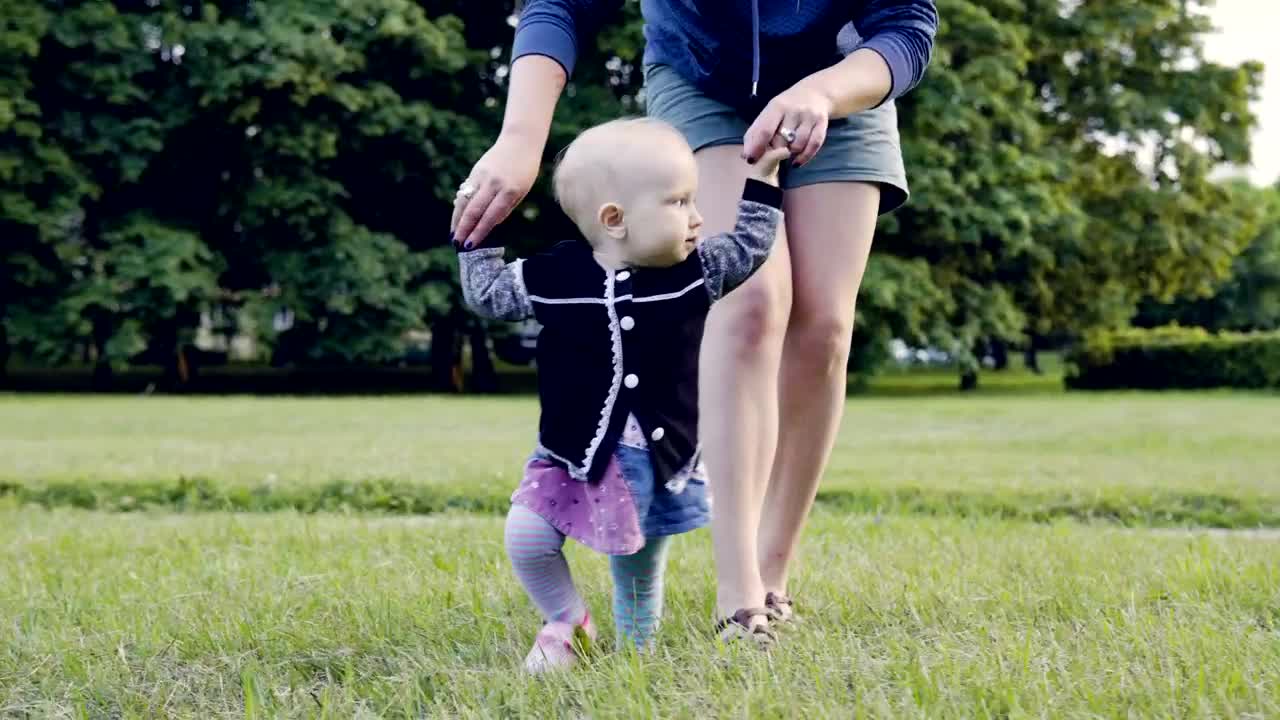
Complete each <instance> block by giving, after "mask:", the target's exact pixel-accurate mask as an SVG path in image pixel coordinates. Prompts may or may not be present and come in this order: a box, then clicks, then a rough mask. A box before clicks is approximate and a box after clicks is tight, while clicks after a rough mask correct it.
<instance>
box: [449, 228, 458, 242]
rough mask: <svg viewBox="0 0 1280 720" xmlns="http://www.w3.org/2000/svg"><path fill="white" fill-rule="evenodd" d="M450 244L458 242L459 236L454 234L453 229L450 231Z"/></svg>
mask: <svg viewBox="0 0 1280 720" xmlns="http://www.w3.org/2000/svg"><path fill="white" fill-rule="evenodd" d="M449 244H450V245H457V244H458V238H457V237H456V236H455V235H454V234H453V231H452V230H450V231H449Z"/></svg>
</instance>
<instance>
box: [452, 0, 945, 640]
mask: <svg viewBox="0 0 1280 720" xmlns="http://www.w3.org/2000/svg"><path fill="white" fill-rule="evenodd" d="M617 4H619V3H617V2H592V1H591V0H529V2H526V3H525V7H524V11H523V13H522V15H521V18H520V23H519V25H518V26H517V28H516V37H515V43H514V48H513V52H512V56H513V62H512V68H511V78H510V81H511V86H510V90H509V92H508V96H507V109H506V115H505V118H504V121H503V127H502V132H501V134H500V136H499V138H498V140H497V141H496V142H495V143H494V145H493V147H492V148H490V149H489V151H488V152H486V153H485V155H484V156H483V157H482V158H481V159H480V161H479V162H477V163H476V165H475V167H474V168H473V169H472V171H471V174H470V176H469V177H468V178H467V181H466V182H465V183H463V185H462V187H461V188H460V189H459V192H458V200H457V202H456V203H455V207H454V214H453V226H454V233H455V237H456V239H457V241H458V242H460V243H463V244H469V245H471V246H475V245H478V244H480V243H482V242H483V241H484V238H485V236H486V235H487V234H488V233H489V231H490V230H492V228H493V227H494V226H495V225H496V224H497V223H499V222H501V221H502V220H503V219H505V218H506V217H507V215H508V214H509V213H510V212H511V210H512V208H514V207H515V205H516V204H517V203H518V202H519V201H520V200H521V199H523V197H524V196H525V194H526V193H528V191H529V188H530V187H532V185H533V182H534V178H535V176H536V175H537V171H538V166H539V163H540V161H541V158H542V153H543V150H544V148H545V145H546V141H547V135H548V133H549V130H550V126H551V116H552V113H553V111H554V109H555V105H556V101H557V100H558V99H559V96H560V92H561V90H562V89H563V88H564V85H565V82H566V80H567V77H568V75H569V74H570V73H571V72H572V70H573V64H574V60H575V57H576V48H577V47H578V46H579V45H581V44H582V43H585V42H587V41H588V40H589V38H590V36H591V35H590V34H591V33H592V32H594V30H595V29H596V27H597V26H598V25H599V23H600V21H601V20H602V19H603V18H604V16H605V14H606V12H607V11H609V10H612V9H613V8H614V6H616V5H617ZM641 12H642V13H643V15H644V20H645V39H646V49H645V57H644V61H645V85H646V90H645V92H646V98H647V108H648V112H649V114H650V115H652V116H655V117H658V118H660V119H663V120H666V121H667V122H670V123H671V124H673V125H674V126H675V127H677V128H678V129H679V130H680V131H681V132H683V133H684V135H685V137H686V138H687V139H688V141H689V144H690V146H691V147H692V148H693V149H694V151H695V152H696V157H697V160H698V170H699V175H700V177H701V178H702V181H701V183H700V185H699V186H700V191H699V194H698V197H697V198H696V204H697V206H698V208H699V210H700V211H701V212H702V214H703V217H704V226H703V233H704V235H709V234H712V233H717V232H721V231H725V230H728V229H729V228H731V227H732V225H733V222H734V215H735V211H736V207H737V200H738V198H739V196H741V194H742V188H743V184H744V182H745V178H746V175H747V171H748V169H749V168H747V167H746V166H745V165H744V163H743V162H742V160H743V159H746V161H747V162H748V163H753V162H755V161H756V160H757V159H758V158H759V157H760V156H761V155H762V154H763V153H764V151H765V149H766V148H767V147H768V145H769V144H770V142H772V141H773V140H774V138H775V137H780V138H782V140H783V141H784V142H786V143H788V145H789V147H790V150H791V152H792V162H791V165H790V167H789V168H787V170H786V171H785V172H784V173H783V175H782V177H781V186H782V188H783V189H784V191H785V200H784V210H785V212H786V227H785V231H783V232H780V233H779V238H778V242H777V244H776V245H775V250H774V252H773V254H772V256H771V257H770V259H769V260H768V262H766V263H765V265H764V267H763V269H762V270H761V271H760V272H759V273H757V274H756V276H755V277H753V278H752V279H751V280H750V281H749V282H748V283H747V284H745V285H743V286H742V287H741V288H739V289H738V290H736V291H734V292H733V293H732V294H730V295H729V296H728V297H726V298H725V299H724V300H723V301H722V302H721V304H720V305H718V306H717V307H716V308H715V310H713V312H712V313H711V316H710V317H709V319H708V323H707V328H706V339H705V341H704V343H703V351H702V363H701V378H702V380H701V398H700V401H699V406H700V411H701V425H702V430H701V436H702V441H703V457H704V458H705V460H706V463H707V467H708V469H709V471H710V473H711V489H712V493H713V495H714V497H715V501H716V505H715V512H714V513H713V517H712V523H711V528H712V543H713V545H714V553H715V561H716V570H717V586H718V587H717V593H716V612H717V614H718V617H719V618H720V620H721V621H727V622H728V623H731V624H733V625H736V626H737V628H738V629H740V630H743V631H745V634H748V635H749V636H752V637H756V638H760V639H767V638H769V637H772V635H771V632H770V630H769V622H770V619H771V618H772V619H773V620H775V621H783V620H786V619H788V618H789V617H790V616H791V614H792V603H791V601H790V599H789V598H788V596H787V573H788V568H789V566H790V562H791V559H792V556H793V554H794V552H795V548H796V545H797V542H798V540H799V536H800V531H801V529H802V528H803V526H804V522H805V520H806V518H807V517H808V514H809V511H810V509H811V507H812V505H813V500H814V497H815V495H816V494H817V487H818V482H819V480H820V478H821V476H822V472H823V470H824V468H825V466H826V463H827V460H828V458H829V457H830V454H831V449H832V445H833V444H834V442H835V435H836V431H837V429H838V426H839V422H840V417H841V414H842V411H843V408H844V397H845V377H846V366H847V362H848V355H849V343H850V339H851V336H852V331H853V312H854V302H855V300H856V297H857V292H858V286H859V283H860V282H861V280H862V274H863V270H864V269H865V267H866V263H867V256H868V254H869V252H870V249H871V239H872V235H873V233H874V230H875V223H876V216H877V214H878V213H881V212H888V211H890V210H893V209H895V208H896V207H898V206H900V205H901V204H902V203H903V202H904V201H905V200H906V196H907V187H906V175H905V171H904V169H903V164H902V154H901V149H900V147H899V143H898V131H897V117H896V113H895V109H894V106H893V104H892V100H893V99H894V98H896V97H898V96H900V95H901V94H903V93H904V92H906V91H907V90H909V89H910V88H911V87H913V86H914V85H915V84H916V83H917V82H919V80H920V78H921V76H922V75H923V73H924V69H925V66H926V65H927V64H928V60H929V57H930V54H931V51H932V45H933V36H934V33H935V31H936V28H937V13H936V9H935V7H934V2H933V0H862V1H861V2H858V1H856V0H848V1H845V2H839V1H837V0H750V2H746V1H740V2H734V1H733V0H642V2H641ZM748 121H750V123H749V124H748ZM766 507H767V508H768V512H767V513H762V508H766Z"/></svg>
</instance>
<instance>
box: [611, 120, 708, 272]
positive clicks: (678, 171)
mask: <svg viewBox="0 0 1280 720" xmlns="http://www.w3.org/2000/svg"><path fill="white" fill-rule="evenodd" d="M655 150H659V149H657V148H655ZM628 175H629V177H628V178H627V184H628V186H629V187H628V188H627V189H626V195H627V200H626V201H625V202H624V204H623V208H624V212H625V218H626V226H627V233H626V238H625V240H623V241H622V243H621V244H620V245H621V247H620V248H619V249H620V251H621V254H622V257H623V259H624V261H625V262H626V263H627V264H628V265H633V266H637V267H669V266H671V265H676V264H678V263H680V262H683V261H684V260H685V258H687V257H689V255H690V253H692V252H693V251H694V248H696V247H697V241H698V228H700V227H701V226H702V216H701V215H699V214H698V210H697V208H695V207H694V205H693V196H694V193H695V192H696V191H697V189H698V166H697V163H696V162H694V159H693V153H692V152H690V151H689V149H688V147H687V146H684V145H683V143H679V144H677V143H671V146H670V149H669V150H668V149H667V148H662V149H661V150H659V151H658V153H657V154H656V155H655V157H654V159H651V160H647V161H646V162H643V163H640V164H639V166H638V167H637V168H636V170H635V172H634V173H629V174H628Z"/></svg>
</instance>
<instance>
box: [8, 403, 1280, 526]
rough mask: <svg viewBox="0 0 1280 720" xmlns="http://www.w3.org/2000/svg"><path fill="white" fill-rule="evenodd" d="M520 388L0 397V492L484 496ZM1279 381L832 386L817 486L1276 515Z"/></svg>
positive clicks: (509, 463)
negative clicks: (832, 438)
mask: <svg viewBox="0 0 1280 720" xmlns="http://www.w3.org/2000/svg"><path fill="white" fill-rule="evenodd" d="M536 416H537V408H536V403H535V402H534V401H533V400H532V399H530V398H521V397H503V398H490V399H483V398H442V397H396V398H344V399H323V398H306V399H300V398H270V399H261V398H248V397H238V398H237V397H233V398H174V397H118V396H117V397H89V398H85V397H69V396H65V397H58V396H0V457H3V458H5V461H4V462H3V463H0V494H8V495H11V496H16V497H17V498H19V499H20V500H21V501H23V502H32V503H39V504H44V505H48V506H64V505H70V506H77V507H84V508H109V509H138V508H142V507H146V506H161V507H172V508H179V509H188V510H209V509H232V510H276V509H282V508H295V509H300V510H304V511H310V510H334V509H354V510H378V511H387V512H400V513H431V512H439V511H442V510H450V509H455V510H456V509H461V510H474V511H481V512H490V513H497V512H501V511H502V510H503V509H505V506H506V497H507V496H508V494H509V493H510V491H511V489H512V487H513V486H514V484H515V482H516V478H517V476H518V473H519V471H520V468H521V464H522V460H523V458H524V456H525V454H526V453H527V452H528V451H529V449H530V448H531V446H532V444H533V441H534V432H535V427H536ZM1278 420H1280V398H1277V397H1276V396H1274V395H1265V394H1256V395H1251V394H1233V393H1203V394H1195V393H1168V394H1137V393H1128V394H1125V393H1118V394H1054V395H1048V394H1040V393H1031V394H1027V395H1006V394H1002V393H998V392H997V393H988V394H978V395H960V394H953V395H941V396H928V397H913V398H898V397H866V398H855V399H852V400H850V402H849V404H848V409H847V413H846V418H845V422H844V425H843V428H842V430H841V433H840V437H839V439H838V444H837V448H836V451H835V454H834V456H833V458H832V461H831V465H830V468H829V471H828V473H827V477H826V481H825V483H824V486H823V494H822V495H821V502H822V503H824V504H827V505H830V506H833V507H840V508H844V509H851V510H858V511H865V512H887V513H895V512H909V513H916V514H928V515H965V516H987V517H1001V518H1019V519H1028V520H1036V521H1047V520H1052V519H1054V518H1062V517H1072V518H1083V519H1091V518H1100V519H1107V520H1115V521H1119V522H1122V523H1126V524H1132V525H1205V526H1217V527H1260V526H1269V527H1280V421H1278Z"/></svg>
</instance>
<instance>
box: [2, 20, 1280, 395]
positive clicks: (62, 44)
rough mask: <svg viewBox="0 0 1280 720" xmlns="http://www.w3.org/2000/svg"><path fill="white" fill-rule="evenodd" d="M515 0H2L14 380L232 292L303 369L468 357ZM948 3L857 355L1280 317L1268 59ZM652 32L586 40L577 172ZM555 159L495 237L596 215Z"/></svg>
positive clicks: (569, 97)
mask: <svg viewBox="0 0 1280 720" xmlns="http://www.w3.org/2000/svg"><path fill="white" fill-rule="evenodd" d="M515 6H516V3H514V2H501V3H466V2H461V1H459V0H423V1H421V2H417V1H414V0H353V1H352V2H344V3H334V2H315V1H314V0H281V1H280V2H271V3H264V2H244V1H232V0H228V1H225V2H210V1H203V0H202V1H197V2H181V3H180V2H177V1H176V0H156V1H155V2H147V3H136V2H123V1H122V0H74V1H71V2H65V1H63V2H55V1H54V0H0V242H3V253H0V330H3V331H4V332H2V333H0V366H2V365H3V362H4V353H5V351H6V350H7V348H8V347H10V346H12V347H14V348H16V349H17V350H18V351H19V352H20V353H22V354H26V355H31V356H33V357H35V358H37V359H39V360H43V361H50V362H63V361H69V360H73V359H77V358H88V359H91V360H93V361H95V362H96V363H97V365H98V367H99V370H100V371H102V372H103V373H107V372H109V371H110V369H111V368H112V367H115V366H119V365H120V364H122V363H125V362H129V361H131V360H135V359H137V358H138V357H140V356H139V355H138V353H139V352H142V351H144V350H145V351H146V356H147V357H152V358H157V357H159V358H175V357H177V356H178V353H179V352H180V348H181V347H183V346H184V345H186V344H189V343H190V342H191V340H192V339H193V338H194V334H195V328H196V326H197V323H198V321H199V318H200V316H201V313H202V312H205V311H211V310H216V311H217V312H218V313H220V315H222V316H224V317H229V318H232V321H231V323H232V324H233V325H234V326H235V327H236V328H237V329H238V330H239V331H241V332H245V333H251V334H253V335H255V336H256V339H257V340H258V341H259V343H260V346H262V347H265V348H266V349H268V350H270V351H271V352H272V354H273V360H274V361H275V362H276V363H277V364H290V365H314V364H319V363H379V362H384V361H390V360H393V359H395V358H396V357H398V356H401V355H402V354H403V346H404V343H403V337H404V335H405V333H406V332H408V331H410V330H415V329H419V328H422V327H424V326H430V327H432V328H433V329H434V330H438V335H439V336H440V337H447V338H450V339H451V340H450V341H449V342H448V343H446V344H450V345H452V344H459V343H461V339H462V338H464V337H467V336H468V333H470V332H471V330H472V329H474V328H475V327H477V326H476V322H477V321H476V320H474V319H473V318H471V317H470V316H469V315H468V314H467V313H466V312H465V310H464V309H463V307H462V304H461V302H460V297H459V295H460V294H459V292H458V288H457V282H456V278H455V274H456V270H455V260H454V258H453V256H452V253H451V252H450V251H449V249H448V248H447V247H446V245H445V242H446V238H445V228H446V226H447V223H448V218H449V215H450V210H451V200H452V196H453V192H454V189H455V188H456V187H457V185H458V183H459V182H461V180H462V179H463V177H464V176H465V174H466V173H467V172H468V171H469V169H470V166H471V163H472V162H474V160H475V159H476V158H477V157H479V156H480V154H481V153H482V152H483V150H484V149H485V147H486V146H487V144H488V143H489V142H490V141H491V140H492V139H493V137H494V136H495V135H496V133H497V130H498V127H499V124H500V120H501V111H502V102H503V98H504V96H505V92H506V78H507V71H508V67H507V65H506V63H507V61H508V57H509V55H508V48H509V46H510V41H511V26H510V23H509V21H510V18H511V16H512V13H513V12H515ZM940 12H941V17H942V20H943V26H942V28H941V33H940V37H939V42H938V47H937V53H936V58H935V61H934V64H933V66H932V67H931V69H930V71H929V74H928V76H927V77H926V80H925V82H924V84H923V85H922V86H921V87H920V88H919V89H917V90H916V91H915V92H914V93H912V94H911V95H909V96H907V97H906V98H904V99H903V100H902V101H900V102H899V111H900V115H901V128H902V137H903V142H904V151H905V153H906V156H907V163H908V167H909V168H910V171H911V178H912V189H913V194H914V196H913V202H912V203H911V204H910V205H909V206H908V207H907V208H905V209H904V210H902V211H901V212H899V213H897V214H896V215H895V216H893V217H891V218H886V219H885V220H884V222H883V223H882V228H881V233H880V235H881V240H880V242H879V243H878V246H877V247H878V249H879V252H877V253H876V255H875V257H874V258H873V260H872V262H871V266H870V268H869V269H868V271H867V275H866V278H865V281H864V289H863V292H862V296H861V298H860V300H859V320H858V330H857V337H856V338H855V342H856V345H855V347H856V348H857V354H856V356H855V360H854V366H855V368H856V369H858V370H860V371H864V372H871V371H874V369H875V368H876V367H877V366H878V365H879V364H881V363H882V362H883V361H884V359H885V358H886V357H887V356H886V353H885V352H884V349H885V347H886V343H887V342H888V340H889V339H891V338H894V337H900V338H903V339H905V340H907V341H908V342H909V343H911V344H913V345H932V346H937V347H941V348H943V349H945V350H947V351H949V352H951V353H953V354H954V355H955V356H956V357H957V358H958V359H959V361H960V365H961V368H962V369H963V370H965V371H972V370H974V369H976V367H977V362H976V357H975V355H974V352H973V349H974V348H975V347H976V346H978V345H980V344H982V343H985V342H987V341H989V340H992V339H1001V340H1004V341H1008V342H1014V343H1017V342H1018V341H1020V339H1022V338H1023V337H1024V336H1025V335H1028V334H1030V335H1033V336H1045V335H1052V336H1057V337H1061V336H1067V337H1070V336H1079V335H1082V334H1084V333H1086V332H1090V331H1092V330H1095V329H1099V328H1111V327H1119V326H1123V325H1125V324H1126V323H1127V322H1128V321H1129V319H1130V317H1131V316H1132V315H1133V313H1134V308H1135V307H1136V305H1137V303H1138V302H1139V300H1141V299H1143V298H1148V299H1149V300H1148V302H1149V303H1156V304H1159V303H1164V302H1168V301H1171V300H1173V299H1175V298H1191V300H1178V301H1177V302H1179V303H1183V302H1209V301H1200V300H1195V298H1203V297H1207V296H1213V297H1214V298H1216V300H1214V302H1219V303H1220V305H1223V306H1229V307H1230V310H1229V311H1227V310H1223V309H1222V308H1219V307H1217V306H1215V309H1214V311H1213V312H1214V313H1215V317H1216V314H1220V313H1221V312H1225V313H1227V314H1228V315H1230V316H1231V318H1232V320H1231V321H1230V322H1225V323H1222V324H1221V326H1222V327H1233V328H1234V327H1240V328H1244V327H1259V328H1261V327H1268V325H1267V324H1266V323H1267V322H1269V321H1267V320H1266V318H1268V317H1269V318H1272V321H1274V312H1273V311H1272V310H1271V309H1269V308H1272V307H1274V305H1275V304H1276V303H1277V302H1280V300H1278V299H1277V298H1276V296H1275V295H1274V292H1272V291H1271V290H1270V288H1271V287H1272V286H1273V285H1275V283H1274V282H1272V280H1273V279H1274V278H1275V276H1276V267H1277V265H1276V261H1275V257H1276V250H1275V245H1276V241H1275V239H1274V237H1275V236H1274V233H1272V234H1267V232H1262V233H1260V232H1259V227H1260V225H1259V223H1263V225H1265V223H1264V222H1263V214H1262V212H1261V210H1260V209H1259V208H1260V205H1259V204H1258V203H1257V202H1256V201H1255V200H1256V199H1255V198H1251V197H1250V196H1249V195H1248V194H1247V193H1244V192H1235V191H1233V190H1232V188H1230V187H1228V186H1224V185H1221V184H1218V183H1214V182H1211V181H1210V179H1209V178H1210V176H1211V173H1212V172H1213V171H1214V170H1215V169H1216V168H1217V167H1219V166H1220V165H1222V164H1224V163H1235V162H1241V161H1243V160H1244V159H1246V157H1247V139H1248V132H1249V130H1250V128H1251V127H1252V126H1253V124H1254V118H1253V117H1252V115H1251V114H1250V112H1249V110H1248V101H1249V100H1250V98H1251V97H1253V95H1254V94H1255V93H1256V88H1257V85H1258V80H1259V70H1260V68H1259V66H1257V65H1256V64H1246V65H1243V66H1241V67H1226V66H1219V65H1215V64H1213V63H1209V62H1206V61H1205V60H1204V58H1203V54H1202V52H1201V50H1200V38H1201V37H1202V36H1203V34H1204V33H1205V32H1206V31H1207V30H1208V25H1207V21H1206V19H1205V13H1204V4H1203V3H1200V2H1182V0H1139V1H1137V2H1131V3H1075V4H1070V5H1064V4H1063V3H1061V2H1060V1H1059V0H943V1H942V2H941V3H940ZM641 25H642V23H641V18H640V13H639V3H638V2H634V1H632V2H627V3H624V4H623V11H622V12H621V13H619V14H618V15H617V16H615V17H614V18H613V22H612V23H611V24H610V25H608V26H607V27H606V28H604V29H603V30H602V31H601V32H600V33H599V35H598V36H597V37H596V38H595V42H594V43H591V44H590V45H585V46H584V47H583V48H582V57H581V59H580V62H579V64H578V70H577V73H576V75H575V77H574V78H573V81H572V82H571V83H570V85H569V87H568V88H567V90H566V93H565V96H564V98H563V100H562V102H561V105H560V108H559V110H558V112H557V116H556V120H555V123H554V125H553V128H552V136H551V139H550V142H549V144H548V157H547V158H546V161H547V163H548V164H549V163H550V161H551V159H552V157H553V155H554V153H555V152H556V151H557V150H558V149H559V148H561V147H563V146H564V145H565V144H566V143H567V142H568V141H569V140H570V139H571V138H572V136H573V135H574V134H575V133H577V132H578V131H579V130H580V129H581V128H583V127H585V126H587V125H590V124H593V123H596V122H599V121H601V120H604V119H606V118H610V117H615V116H617V115H620V114H635V113H639V112H641V111H642V109H643V90H642V78H641V68H640V63H641V55H642V52H643V35H642V32H641ZM547 169H548V168H546V167H544V173H543V175H542V180H541V181H540V182H539V184H538V185H537V186H536V187H535V188H534V191H533V192H532V193H531V195H530V196H529V198H528V199H527V201H526V202H525V203H524V205H522V206H521V208H520V209H519V210H518V211H517V212H516V213H515V214H514V215H513V217H512V218H511V219H510V220H509V221H508V222H507V223H505V224H504V225H503V226H502V227H501V228H500V229H499V230H498V231H497V234H496V236H495V241H498V242H502V243H504V244H507V245H509V246H512V247H513V248H514V249H516V250H518V251H521V252H527V251H529V250H531V249H534V248H536V247H543V246H545V245H546V244H547V243H549V242H550V241H551V240H553V239H555V238H557V237H559V236H561V235H563V234H565V233H567V232H570V231H571V230H570V228H569V226H568V224H567V223H566V221H565V218H564V217H563V215H562V214H561V213H560V212H559V211H558V209H556V207H555V204H554V202H553V200H552V197H551V193H550V191H549V187H548V185H547V182H546V178H547V177H548V173H547V172H545V170H547ZM1266 226H1267V227H1274V226H1275V223H1274V221H1272V222H1271V224H1270V225H1266ZM1268 238H1270V239H1268ZM1250 241H1252V242H1250ZM1246 246H1248V251H1247V252H1245V253H1244V254H1243V255H1242V254H1241V251H1242V249H1244V248H1245V247H1246ZM1245 306H1248V307H1249V308H1250V309H1248V310H1246V309H1244V307H1245ZM1188 313H1190V311H1188ZM1192 314H1194V313H1192ZM280 318H288V322H285V323H284V325H283V326H282V327H284V329H283V330H279V329H277V325H276V323H277V321H278V320H279V319H280ZM1179 319H1181V318H1179ZM290 323H291V324H290ZM446 349H451V348H446ZM445 369H446V370H447V368H445Z"/></svg>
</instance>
